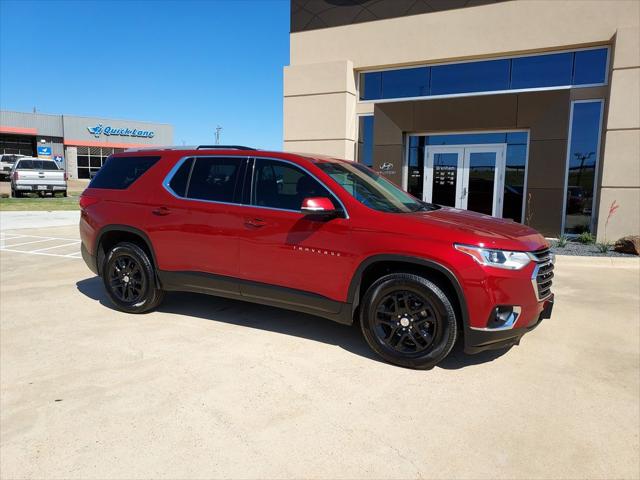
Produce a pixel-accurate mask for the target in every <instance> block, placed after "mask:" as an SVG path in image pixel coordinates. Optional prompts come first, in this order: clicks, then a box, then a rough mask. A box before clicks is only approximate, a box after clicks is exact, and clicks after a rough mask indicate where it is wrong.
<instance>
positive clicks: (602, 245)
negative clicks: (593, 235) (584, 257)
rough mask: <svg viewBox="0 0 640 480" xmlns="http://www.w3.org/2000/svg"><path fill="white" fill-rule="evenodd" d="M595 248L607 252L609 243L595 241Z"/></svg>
mask: <svg viewBox="0 0 640 480" xmlns="http://www.w3.org/2000/svg"><path fill="white" fill-rule="evenodd" d="M596 248H597V249H598V251H599V252H600V253H607V252H608V251H609V248H611V245H610V244H608V243H596Z"/></svg>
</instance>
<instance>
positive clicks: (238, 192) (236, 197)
mask: <svg viewBox="0 0 640 480" xmlns="http://www.w3.org/2000/svg"><path fill="white" fill-rule="evenodd" d="M190 158H192V159H193V162H192V163H191V168H190V169H189V175H188V176H187V185H186V187H185V196H184V197H183V196H181V195H178V194H177V193H176V192H175V191H174V190H173V189H172V188H171V185H170V184H171V180H173V177H174V176H175V174H176V173H177V171H178V170H179V169H180V167H182V165H183V164H184V163H185V162H186V161H187V160H189V159H190ZM199 158H237V159H239V160H238V161H239V163H240V165H239V166H238V178H237V179H236V183H235V185H234V186H233V201H231V202H223V201H221V200H205V199H203V198H191V197H189V196H186V195H188V193H189V185H190V183H191V175H192V173H193V169H194V167H195V166H196V162H197V160H198V159H199ZM243 160H245V161H243ZM249 160H251V157H249V156H247V155H185V156H184V157H180V158H179V159H178V161H177V162H176V163H175V164H174V165H173V167H171V170H169V173H167V175H166V176H165V177H164V180H163V181H162V186H163V187H164V189H165V190H166V191H167V192H168V193H169V194H171V195H172V196H173V197H175V198H178V199H180V200H187V201H190V202H203V203H215V204H218V205H242V203H241V201H242V190H243V188H244V177H245V172H246V167H247V164H248V162H249Z"/></svg>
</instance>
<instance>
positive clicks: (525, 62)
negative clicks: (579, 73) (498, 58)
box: [511, 53, 573, 89]
mask: <svg viewBox="0 0 640 480" xmlns="http://www.w3.org/2000/svg"><path fill="white" fill-rule="evenodd" d="M511 62H512V63H511V88H514V89H518V88H540V87H557V86H563V85H571V73H572V71H573V53H555V54H551V55H535V56H531V57H521V58H514V59H513V60H512V61H511Z"/></svg>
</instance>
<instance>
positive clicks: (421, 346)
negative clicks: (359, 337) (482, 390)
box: [360, 273, 458, 370]
mask: <svg viewBox="0 0 640 480" xmlns="http://www.w3.org/2000/svg"><path fill="white" fill-rule="evenodd" d="M360 312H361V313H360V327H361V329H362V333H363V335H364V338H365V339H366V341H367V343H368V344H369V346H370V347H371V349H372V350H373V351H374V352H376V353H377V354H378V355H380V356H381V357H382V358H383V359H384V360H386V361H387V362H389V363H392V364H394V365H398V366H401V367H407V368H414V369H420V370H426V369H431V368H433V367H434V366H435V365H436V364H437V363H438V362H440V361H441V360H443V359H444V358H445V357H446V356H447V355H448V354H449V352H450V351H451V349H452V348H453V345H454V344H455V342H456V337H457V334H458V325H457V321H456V313H455V310H454V308H453V305H452V302H451V300H449V298H448V297H447V295H446V294H445V293H444V292H443V291H442V289H441V288H440V287H438V285H436V284H435V283H433V282H431V281H429V280H427V279H425V278H423V277H420V276H417V275H412V274H408V273H393V274H390V275H386V276H384V277H382V278H380V279H378V280H377V281H376V282H374V283H373V285H371V287H369V289H368V290H367V292H366V293H365V295H364V298H363V299H362V303H361V308H360Z"/></svg>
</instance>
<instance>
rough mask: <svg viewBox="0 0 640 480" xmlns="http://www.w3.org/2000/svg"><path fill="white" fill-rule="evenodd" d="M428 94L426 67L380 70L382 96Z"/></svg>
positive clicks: (420, 95) (418, 95) (399, 96)
mask: <svg viewBox="0 0 640 480" xmlns="http://www.w3.org/2000/svg"><path fill="white" fill-rule="evenodd" d="M428 94H429V68H428V67H419V68H402V69H399V70H388V71H386V72H382V98H403V97H422V96H425V95H428Z"/></svg>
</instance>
